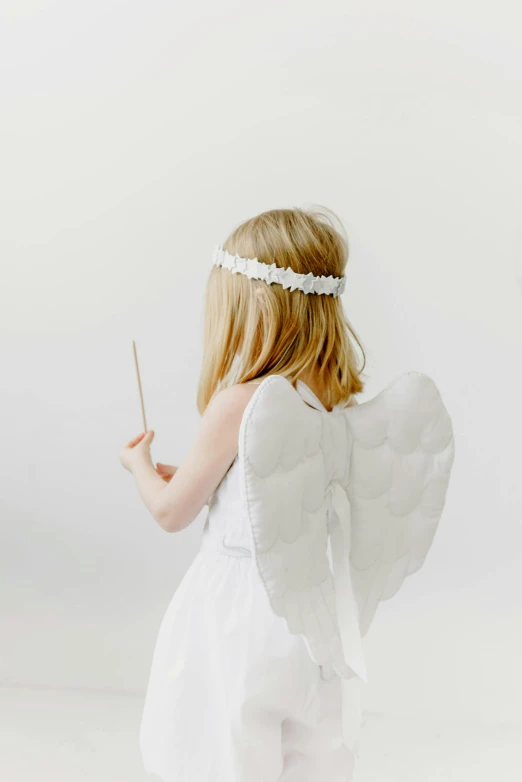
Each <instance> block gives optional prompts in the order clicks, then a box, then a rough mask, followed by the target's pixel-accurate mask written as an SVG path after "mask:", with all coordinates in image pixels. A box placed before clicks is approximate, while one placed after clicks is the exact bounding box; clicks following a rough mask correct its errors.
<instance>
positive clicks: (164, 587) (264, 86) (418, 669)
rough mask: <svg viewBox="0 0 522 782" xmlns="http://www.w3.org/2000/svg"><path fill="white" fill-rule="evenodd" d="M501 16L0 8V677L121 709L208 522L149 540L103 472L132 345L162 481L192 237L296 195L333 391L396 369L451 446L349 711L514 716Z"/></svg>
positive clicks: (513, 328) (516, 140) (512, 219)
mask: <svg viewBox="0 0 522 782" xmlns="http://www.w3.org/2000/svg"><path fill="white" fill-rule="evenodd" d="M520 21H521V19H520V18H519V10H518V4H517V3H515V2H506V0H499V1H498V2H496V3H495V4H494V7H492V6H491V4H490V3H483V2H478V3H477V2H471V0H465V1H464V0H452V1H451V2H449V1H448V0H441V1H440V2H437V3H430V4H419V3H414V2H406V1H405V0H396V1H395V2H393V3H390V2H375V0H369V1H368V2H365V3H363V4H361V3H358V4H355V3H346V2H335V1H334V0H326V2H324V3H322V4H321V5H320V6H319V5H318V4H317V3H309V2H303V0H300V2H274V1H273V0H269V2H265V3H263V4H260V3H256V4H255V5H254V4H251V3H240V2H230V1H229V0H224V1H221V2H220V3H219V4H216V3H209V2H203V3H197V4H191V5H189V4H184V5H181V4H179V3H172V2H166V0H159V1H158V2H151V3H145V2H136V1H135V0H132V1H129V0H127V1H126V2H116V1H115V0H103V2H101V0H93V1H92V2H89V3H82V2H59V1H58V0H57V1H55V2H53V1H52V0H49V2H36V0H34V1H32V2H27V1H20V0H19V2H17V3H14V2H2V3H1V5H0V34H1V46H0V66H1V73H2V77H1V78H2V86H1V95H0V100H1V106H2V120H1V131H0V132H1V145H0V155H1V171H2V174H1V183H0V188H1V191H0V211H1V215H2V221H1V223H2V228H1V235H0V242H1V244H0V252H1V263H2V273H1V287H0V322H1V327H2V331H1V346H0V347H1V397H0V402H1V409H2V443H3V448H2V449H1V455H0V459H1V464H0V471H1V486H2V488H1V501H2V515H1V525H2V546H1V553H0V557H1V601H2V638H1V648H2V653H1V658H0V677H1V680H2V682H3V684H4V686H5V688H7V689H9V690H10V691H14V690H17V689H18V690H21V689H24V690H25V691H30V690H34V692H36V691H38V690H40V691H41V690H42V689H46V688H52V689H53V690H54V689H56V690H57V691H58V690H60V691H66V690H67V691H73V690H74V691H82V690H85V691H92V692H94V691H101V692H105V693H113V694H118V693H120V694H122V696H124V695H128V696H130V695H134V696H137V697H142V696H143V693H144V690H145V686H146V680H147V675H148V670H149V665H150V661H151V656H152V651H153V646H154V642H155V637H156V632H157V629H158V626H159V622H160V621H161V617H162V615H163V612H164V611H165V609H166V606H167V604H168V602H169V600H170V599H171V596H172V594H173V593H174V591H175V589H176V587H177V585H178V584H179V582H180V580H181V578H182V576H183V574H184V572H185V571H186V569H187V567H188V565H189V563H190V562H191V560H192V558H193V556H194V554H195V552H196V550H197V547H198V543H199V536H200V532H201V528H202V524H203V522H204V517H205V513H206V509H205V511H204V512H203V513H202V514H201V515H200V517H199V518H198V519H197V520H196V521H195V522H194V524H192V525H191V526H190V527H189V528H188V529H187V530H185V531H184V532H182V533H179V534H175V535H169V534H167V533H165V532H163V531H161V530H160V528H159V527H158V526H157V525H156V523H155V522H154V520H153V519H152V518H151V517H150V516H149V515H148V512H147V511H146V509H145V508H144V506H143V505H142V504H141V501H140V500H139V497H138V494H137V491H136V489H135V487H134V483H133V479H132V477H131V476H130V475H129V474H128V473H127V472H125V471H124V470H123V469H122V467H121V466H120V464H119V458H118V455H119V450H120V448H121V447H122V445H123V444H124V442H126V441H127V440H129V439H130V438H131V437H133V436H134V435H136V434H138V433H139V432H140V431H141V430H142V424H141V415H140V407H139V400H138V395H137V388H136V379H135V372H134V364H133V356H132V340H133V339H135V340H136V342H137V345H138V352H139V358H140V367H141V371H142V381H143V390H144V394H145V402H146V409H147V415H148V425H149V427H150V428H152V429H154V430H155V432H156V437H155V441H154V444H153V448H152V454H153V458H154V460H159V461H163V462H170V463H173V464H179V462H180V461H181V460H182V459H183V457H184V454H185V453H186V451H187V449H188V447H189V446H190V444H191V442H192V440H193V438H194V436H195V433H196V431H197V427H198V422H199V416H198V413H197V410H196V404H195V393H196V386H197V379H198V373H199V368H200V359H201V325H202V304H203V291H204V285H205V281H206V278H207V276H208V273H209V270H210V263H211V253H212V249H213V247H214V245H215V244H217V243H221V242H222V241H223V240H224V239H225V238H226V236H227V235H228V233H229V232H230V231H231V230H232V229H233V228H234V227H235V226H236V225H237V224H239V222H241V221H242V220H244V219H245V218H247V217H250V216H252V215H254V214H256V213H258V212H261V211H264V210H266V209H271V208H276V207H292V206H300V207H304V208H306V207H309V206H313V205H316V204H321V205H325V206H327V207H329V208H331V209H333V210H334V211H335V212H336V214H337V215H338V216H339V218H340V219H341V220H342V222H343V224H344V226H345V228H346V231H347V233H348V237H349V240H350V246H351V253H350V260H349V265H348V269H347V275H348V283H347V288H346V292H345V294H344V297H343V300H344V303H345V306H346V310H347V313H348V317H349V319H350V321H351V323H352V325H353V326H354V328H355V329H356V331H357V333H358V335H359V336H360V338H361V339H362V342H363V345H364V347H365V350H366V353H367V358H368V363H367V367H366V370H365V380H366V388H365V391H364V393H363V394H362V395H361V397H360V400H359V401H360V402H363V401H364V400H365V399H369V398H371V397H372V396H374V395H375V394H376V393H378V391H379V390H380V389H381V388H382V387H383V386H384V385H385V384H387V383H388V382H390V381H391V380H392V379H393V378H394V377H396V376H398V375H399V374H400V373H402V372H404V371H408V370H419V371H423V372H425V373H427V374H429V375H430V376H431V377H432V378H433V379H434V381H435V382H436V384H437V386H438V388H439V391H440V392H441V394H442V398H443V400H444V402H445V404H446V407H447V409H448V411H449V413H450V415H451V417H452V420H453V425H454V431H455V441H456V456H455V464H454V468H453V474H452V480H451V483H450V489H449V493H448V498H447V503H446V509H445V511H444V515H443V518H442V522H441V525H440V528H439V531H438V532H437V536H436V539H435V542H434V544H433V547H432V550H431V552H430V554H429V556H428V559H427V561H426V564H425V566H424V568H423V569H422V571H421V572H420V573H418V574H417V575H415V576H413V577H412V578H411V579H409V580H408V583H406V584H405V585H404V587H403V589H402V591H401V593H400V594H399V595H397V596H396V597H395V598H394V600H393V601H390V602H388V603H386V604H383V605H382V607H381V608H380V609H379V613H378V615H377V618H376V620H375V623H374V627H373V629H372V630H371V632H370V634H369V635H368V637H367V641H366V649H367V655H368V667H369V676H370V683H369V685H368V686H367V688H366V691H365V709H366V712H367V714H368V715H371V714H374V715H384V716H387V717H390V718H392V717H393V718H398V717H401V716H404V717H408V716H409V717H412V716H413V717H415V719H417V718H418V719H421V718H422V717H426V718H433V717H437V718H441V719H445V720H449V721H452V724H453V722H455V723H458V722H459V721H462V722H465V721H468V722H469V721H474V722H476V723H480V725H482V726H484V730H485V732H486V733H487V731H495V730H497V729H498V726H499V725H505V726H509V725H517V726H518V727H519V728H520V727H522V720H521V717H520V703H521V701H522V677H521V674H520V659H521V657H522V618H521V608H520V595H521V588H522V575H521V570H522V549H521V543H522V532H521V527H520V521H521V508H522V496H521V494H522V492H521V481H520V476H521V467H522V459H521V455H520V441H521V435H522V426H521V412H520V392H521V376H522V367H521V349H522V314H521V295H522V273H521V269H522V266H521V262H520V256H521V252H522V231H521V227H520V214H521V209H522V203H521V195H520V181H521V173H522V172H521V169H522V149H521V146H522V141H521V139H522V132H521V131H522V91H521V89H520V84H521V77H522V54H521V51H522V49H521V46H520V43H521V40H520V38H521V36H520ZM35 697H36V695H35ZM458 730H459V728H458V726H457V728H456V731H457V733H456V735H457V736H458ZM463 779H464V777H463Z"/></svg>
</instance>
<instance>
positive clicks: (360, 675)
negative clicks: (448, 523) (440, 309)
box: [140, 372, 454, 782]
mask: <svg viewBox="0 0 522 782" xmlns="http://www.w3.org/2000/svg"><path fill="white" fill-rule="evenodd" d="M258 386H259V388H257V389H256V391H255V392H254V394H253V396H252V399H251V400H250V401H249V403H248V405H247V408H246V410H245V413H244V415H243V418H242V422H241V427H240V431H239V443H238V446H239V449H238V456H237V457H236V459H235V460H234V462H233V463H232V465H231V466H230V468H229V470H228V471H227V473H226V475H225V476H224V477H223V479H222V481H221V483H220V484H219V486H218V487H217V488H216V490H215V492H214V493H213V495H212V497H211V498H210V500H209V507H208V514H207V519H206V524H205V527H204V530H203V534H202V540H201V547H200V550H199V552H198V553H197V555H196V557H195V559H194V561H193V563H192V565H191V566H190V568H189V569H188V571H187V573H186V575H185V577H184V579H183V581H182V582H181V584H180V586H179V587H178V589H177V591H176V593H175V594H174V596H173V598H172V600H171V602H170V605H169V606H168V608H167V611H166V613H165V616H164V618H163V621H162V623H161V626H160V629H159V634H158V638H157V642H156V646H155V650H154V655H153V659H152V665H151V670H150V677H149V682H148V688H147V694H146V699H145V704H144V710H143V715H142V722H141V728H140V748H141V754H142V759H143V763H144V767H145V770H146V771H147V772H148V773H149V774H150V775H151V778H153V779H158V780H161V782H350V780H352V778H353V770H354V765H355V759H356V757H357V754H358V752H357V747H358V743H357V736H358V731H359V727H360V723H361V719H360V718H361V710H360V700H359V684H360V682H361V681H366V680H367V677H366V666H365V661H364V653H363V644H362V638H363V636H364V635H365V634H366V632H367V631H368V628H369V626H370V624H371V622H372V621H373V617H374V615H375V612H376V609H377V606H378V604H379V602H380V601H381V600H385V599H388V598H390V597H392V596H393V595H394V594H395V593H396V592H397V591H398V589H399V588H400V586H401V584H402V583H403V581H404V580H405V578H406V577H407V576H408V575H411V574H412V573H415V572H417V571H418V570H419V568H420V567H421V566H422V563H423V562H424V559H425V557H426V555H427V552H428V550H429V548H430V546H431V543H432V540H433V537H434V534H435V531H436V529H437V525H438V523H439V519H440V517H441V514H442V510H443V507H444V503H445V497H446V491H447V488H448V483H449V477H450V471H451V467H452V463H453V456H454V439H453V432H452V425H451V419H450V417H449V415H448V413H447V410H446V408H445V406H444V404H443V402H442V398H441V396H440V394H439V392H438V389H437V387H436V386H435V384H434V382H433V381H432V380H431V378H429V377H428V376H426V375H423V374H422V373H418V372H408V373H405V374H404V375H401V376H399V377H398V378H396V379H395V380H394V381H393V382H392V383H390V384H389V385H388V386H387V387H386V388H385V389H384V390H383V391H381V392H380V393H379V394H378V395H377V396H376V397H374V398H373V399H370V400H369V401H367V402H364V403H362V404H360V405H355V406H354V407H349V408H347V407H345V406H344V405H336V407H335V408H334V409H333V410H332V411H327V410H326V409H325V408H324V406H323V405H322V403H321V402H320V400H319V399H318V398H317V397H316V396H315V394H314V393H313V391H312V390H311V389H310V388H309V387H308V386H307V385H305V384H304V383H302V382H301V381H299V380H298V381H297V386H296V387H294V386H293V384H292V383H291V382H289V381H288V379H287V378H285V377H283V376H280V375H272V376H267V377H265V378H263V380H262V381H261V383H259V384H258ZM328 544H329V547H330V548H329V550H327V549H328ZM354 753H355V754H354Z"/></svg>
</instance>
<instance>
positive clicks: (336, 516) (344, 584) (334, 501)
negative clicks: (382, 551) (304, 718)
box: [327, 481, 367, 755]
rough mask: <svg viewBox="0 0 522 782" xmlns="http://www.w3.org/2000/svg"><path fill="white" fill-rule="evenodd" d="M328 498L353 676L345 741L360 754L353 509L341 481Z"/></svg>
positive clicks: (338, 601)
mask: <svg viewBox="0 0 522 782" xmlns="http://www.w3.org/2000/svg"><path fill="white" fill-rule="evenodd" d="M327 496H328V511H329V512H328V518H329V523H328V526H329V532H330V541H331V551H332V564H333V577H334V589H335V605H336V613H337V622H338V625H339V631H340V635H341V642H342V646H343V655H344V659H345V662H346V664H347V665H348V666H349V667H350V668H351V669H352V671H353V674H354V675H353V676H352V677H350V678H343V679H342V681H341V687H342V695H341V697H342V721H343V738H344V743H345V744H346V746H348V748H349V749H351V750H352V751H353V752H355V754H356V755H358V751H359V732H360V726H361V721H362V712H361V687H360V685H361V682H362V681H365V682H366V681H367V674H366V664H365V660H364V649H363V644H362V637H361V632H360V627H359V611H358V606H357V601H356V599H355V593H354V589H353V584H352V578H351V573H350V546H351V508H350V501H349V499H348V497H347V495H346V491H345V490H344V488H343V486H342V485H341V484H340V483H339V482H337V481H333V482H332V483H331V484H330V486H329V490H328V494H327Z"/></svg>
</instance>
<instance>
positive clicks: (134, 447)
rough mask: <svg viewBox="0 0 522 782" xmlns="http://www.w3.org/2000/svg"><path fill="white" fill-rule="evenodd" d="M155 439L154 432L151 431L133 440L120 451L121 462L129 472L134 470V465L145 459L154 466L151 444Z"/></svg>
mask: <svg viewBox="0 0 522 782" xmlns="http://www.w3.org/2000/svg"><path fill="white" fill-rule="evenodd" d="M153 438H154V432H153V431H152V430H149V431H148V432H147V433H145V432H142V433H141V434H139V435H138V436H137V437H135V438H134V439H133V440H129V442H128V443H127V445H125V446H123V448H122V449H121V451H120V462H121V464H122V466H123V467H125V469H126V470H128V471H129V472H132V471H133V470H134V465H135V464H136V462H137V461H138V460H139V459H145V460H147V461H149V462H150V463H151V464H152V459H151V456H150V444H151V442H152V440H153Z"/></svg>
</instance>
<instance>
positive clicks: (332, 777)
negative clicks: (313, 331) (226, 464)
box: [139, 384, 355, 782]
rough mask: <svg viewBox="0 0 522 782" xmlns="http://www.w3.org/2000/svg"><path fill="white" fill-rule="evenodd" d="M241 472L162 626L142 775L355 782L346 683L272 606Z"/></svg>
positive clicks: (218, 506) (209, 780)
mask: <svg viewBox="0 0 522 782" xmlns="http://www.w3.org/2000/svg"><path fill="white" fill-rule="evenodd" d="M299 387H300V388H304V384H300V386H299ZM306 389H307V390H308V391H311V390H310V389H308V387H306ZM310 398H311V394H308V395H307V399H308V400H309V399H310ZM239 467H240V464H239V456H237V457H236V459H235V460H234V462H233V463H232V465H231V466H230V468H229V470H228V471H227V473H226V474H225V476H224V477H223V479H222V481H221V483H220V484H219V486H218V487H217V489H216V490H215V492H214V493H213V495H212V497H211V498H210V501H209V506H208V514H207V519H206V523H205V526H204V530H203V534H202V540H201V546H200V550H199V552H198V553H197V555H196V557H195V559H194V561H193V562H192V564H191V566H190V567H189V569H188V571H187V573H186V574H185V577H184V578H183V580H182V582H181V584H180V585H179V587H178V589H177V590H176V592H175V594H174V596H173V598H172V600H171V602H170V604H169V606H168V608H167V611H166V613H165V615H164V618H163V620H162V623H161V625H160V629H159V633H158V637H157V641H156V645H155V649H154V654H153V659H152V664H151V669H150V675H149V682H148V688H147V693H146V698H145V704H144V709H143V714H142V720H141V727H140V738H139V741H140V750H141V756H142V760H143V764H144V768H145V771H146V772H147V773H148V774H149V775H150V777H149V778H150V779H159V780H162V782H312V781H313V782H316V781H318V780H320V781H321V782H349V781H350V780H351V779H352V775H353V767H354V761H355V757H354V755H353V753H352V752H351V751H350V750H349V749H348V747H347V746H346V745H345V744H344V743H343V739H342V719H341V684H340V682H341V680H340V679H339V677H337V676H332V675H331V674H330V675H328V673H327V671H326V670H325V669H323V668H320V667H319V666H318V665H316V663H314V662H313V660H312V659H311V657H310V654H309V652H308V649H307V648H306V645H305V643H304V641H303V638H302V637H301V636H300V635H292V634H291V633H290V632H289V630H288V627H287V625H286V622H285V619H284V618H283V617H280V616H276V615H275V614H274V612H273V610H272V608H271V606H270V603H269V600H268V597H267V594H266V590H265V588H264V586H263V584H262V582H261V580H260V577H259V574H258V572H257V569H256V567H255V562H254V560H253V557H252V543H251V531H250V528H249V526H248V520H247V517H246V512H245V508H244V506H243V503H242V499H241V494H240V471H239ZM323 677H324V678H323Z"/></svg>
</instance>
